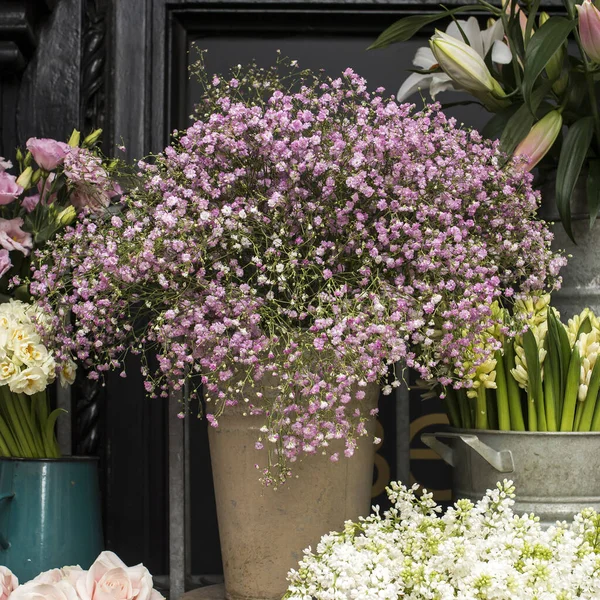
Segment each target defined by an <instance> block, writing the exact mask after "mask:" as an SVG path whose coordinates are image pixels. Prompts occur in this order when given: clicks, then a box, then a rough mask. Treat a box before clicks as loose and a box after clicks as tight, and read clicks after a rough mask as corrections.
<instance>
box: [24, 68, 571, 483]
mask: <svg viewBox="0 0 600 600" xmlns="http://www.w3.org/2000/svg"><path fill="white" fill-rule="evenodd" d="M217 79H219V78H217ZM211 80H212V81H213V85H212V86H211V85H207V86H205V88H206V89H207V90H208V91H207V95H206V96H205V97H203V98H202V99H201V101H200V104H199V105H198V109H197V120H196V121H195V122H194V123H192V125H191V126H190V127H189V128H188V129H187V130H185V131H180V132H177V133H176V134H175V135H174V137H173V140H172V143H171V145H170V146H169V147H167V148H166V149H165V151H164V152H163V153H162V154H160V155H158V156H157V157H156V158H155V160H153V162H152V164H149V163H145V162H144V161H141V162H140V163H139V164H138V168H139V173H138V175H137V178H138V181H137V183H138V185H137V189H136V190H135V191H134V192H132V193H131V195H130V196H127V197H125V198H123V210H122V213H120V214H119V215H118V217H115V216H113V217H112V218H101V217H99V216H98V215H91V214H87V215H85V216H84V218H83V220H82V221H81V222H78V223H76V224H75V225H74V226H73V227H72V228H69V229H67V230H65V231H64V232H62V233H61V234H60V235H59V237H58V238H57V240H56V241H53V242H50V243H49V244H48V245H47V247H46V248H45V249H44V250H42V252H41V253H40V257H39V261H38V262H39V266H38V267H37V271H36V272H35V274H34V281H33V282H32V285H31V290H32V293H33V294H34V295H36V296H37V298H38V301H39V302H40V303H41V304H42V306H45V307H46V309H47V310H48V311H49V312H50V311H51V310H52V307H53V306H56V305H63V304H65V303H66V304H67V305H68V306H69V308H70V309H71V312H72V314H73V320H74V323H73V324H72V323H71V322H70V321H66V320H65V319H58V318H57V319H55V321H54V323H53V326H54V328H53V331H55V336H56V337H55V340H54V341H55V345H56V347H57V348H59V349H60V352H62V353H63V354H66V353H72V354H73V355H75V356H77V357H79V359H80V360H81V361H83V362H84V363H85V364H86V366H87V367H88V368H90V369H92V373H94V374H95V376H96V377H98V376H99V374H101V373H104V372H105V371H106V370H107V369H108V368H110V366H114V365H115V364H118V365H121V364H122V361H123V358H124V356H125V354H127V351H128V350H129V349H130V348H135V350H136V352H138V351H139V352H143V351H144V348H153V349H157V351H158V356H157V364H158V369H157V371H156V372H152V371H150V369H149V368H147V369H146V370H145V371H144V377H145V378H146V382H145V389H146V390H147V392H148V393H149V394H152V395H155V396H165V397H166V396H168V394H169V391H171V390H173V389H178V390H180V389H183V387H184V385H186V382H187V384H188V385H189V386H190V387H191V388H192V390H194V389H195V387H194V386H197V385H198V382H199V381H201V383H202V386H203V394H204V397H205V399H206V400H207V403H208V405H209V407H210V412H209V414H207V416H206V418H207V420H208V422H209V423H210V425H211V426H213V427H216V426H217V425H218V423H217V419H216V417H215V416H214V415H215V414H221V411H227V410H238V409H237V408H236V409H234V408H233V407H236V406H237V407H240V408H243V410H244V412H246V413H247V414H250V415H252V414H255V415H258V414H259V415H262V416H263V417H264V419H265V425H264V431H261V434H260V435H261V439H262V440H265V439H266V440H269V446H270V447H272V449H273V450H274V451H275V452H272V453H271V454H272V455H273V456H276V457H277V459H276V460H277V461H278V462H277V463H276V464H275V463H274V464H271V465H268V466H266V467H265V466H262V467H261V469H260V470H261V473H262V476H263V478H264V481H265V482H268V483H271V484H274V483H277V482H281V481H282V480H283V479H285V478H286V477H287V476H288V474H289V469H288V467H287V465H288V463H292V462H294V461H297V460H298V459H299V458H301V457H302V456H303V455H305V454H317V453H321V452H326V453H327V454H329V453H330V452H331V449H329V450H327V448H328V447H329V444H330V442H331V441H332V440H343V442H344V444H343V446H344V449H343V450H340V452H339V453H338V452H335V453H334V454H333V455H332V456H331V460H336V459H337V458H338V457H339V456H340V455H341V452H344V455H345V456H351V455H352V454H353V453H354V449H355V447H356V444H357V438H359V437H360V436H362V435H366V433H367V429H366V427H365V425H364V422H365V419H366V418H367V415H368V413H369V411H370V410H371V408H372V407H371V406H369V407H368V408H366V407H365V403H366V398H367V394H366V393H365V390H366V389H367V385H368V384H373V383H376V382H378V381H380V380H382V379H383V378H384V377H385V376H386V375H387V374H388V369H389V365H390V364H393V363H395V362H400V361H402V362H403V363H404V364H406V365H407V366H409V367H411V368H413V369H415V370H416V371H417V372H418V374H419V376H420V377H421V378H422V379H424V380H431V379H434V378H435V379H438V380H440V381H445V382H447V383H448V385H453V384H456V385H459V379H460V378H464V377H469V376H470V375H472V374H473V372H474V370H475V369H476V368H477V364H479V363H478V362H477V361H473V360H472V356H471V355H470V354H469V352H471V349H472V347H473V345H474V344H475V343H476V341H477V340H479V339H480V337H481V335H482V334H483V333H484V332H485V331H487V330H488V329H489V328H491V327H495V326H500V325H502V326H503V327H506V334H507V335H510V334H514V333H515V329H516V328H517V326H516V324H514V323H510V322H508V323H502V324H500V323H497V322H496V321H497V317H494V315H493V314H492V311H491V310H490V306H491V304H492V303H493V302H494V301H495V300H499V299H507V298H509V297H511V296H515V295H516V296H518V295H520V294H521V293H524V292H531V291H537V290H550V289H552V288H553V287H555V286H557V285H559V277H558V272H559V269H560V267H561V266H562V264H564V259H563V258H562V257H560V256H558V255H555V254H553V253H552V252H551V250H550V243H551V240H552V236H551V234H550V232H549V230H548V228H547V226H546V225H545V224H544V223H543V222H541V221H538V220H537V219H536V218H535V213H536V210H537V204H538V196H537V194H536V193H535V192H534V191H533V189H532V187H531V176H530V175H529V174H528V173H523V172H522V171H519V170H518V169H515V168H513V164H512V163H510V162H509V163H508V165H507V167H506V168H503V167H502V165H504V164H505V162H506V160H505V157H504V156H503V155H502V154H501V152H500V150H499V148H498V144H497V143H495V142H490V141H485V140H482V139H481V137H480V136H477V135H473V134H472V133H471V132H469V131H468V130H462V129H460V128H458V127H457V125H456V123H455V122H454V121H453V120H449V119H447V118H446V117H445V115H444V114H443V113H441V112H439V107H438V106H436V105H434V106H430V107H426V108H425V109H424V110H423V111H422V112H414V109H413V107H411V106H410V105H406V104H404V105H399V104H398V103H396V102H395V101H394V100H393V99H392V98H389V97H387V96H384V95H383V93H381V92H377V93H374V94H371V93H370V92H368V91H367V87H366V82H365V81H364V79H362V78H361V77H359V76H358V75H357V74H356V73H354V72H353V71H352V70H347V71H346V72H345V73H344V77H342V78H339V79H336V80H331V79H329V78H327V77H321V78H320V79H318V78H317V80H316V81H313V80H312V79H310V78H307V79H306V80H305V81H304V83H305V85H304V86H302V85H299V86H298V87H297V89H296V88H294V90H292V91H290V90H289V89H288V86H285V85H283V84H282V85H279V84H278V83H277V82H278V79H277V77H276V75H274V74H273V73H272V72H271V71H269V70H265V71H264V72H263V71H256V70H255V71H253V70H252V69H251V70H250V74H249V75H244V76H241V75H240V74H239V73H238V70H236V72H235V76H234V77H233V78H232V77H231V76H229V77H227V78H220V79H219V81H217V82H215V80H213V79H212V78H211V79H207V84H209V83H210V81H211ZM220 81H223V82H229V85H219V83H220ZM236 86H237V87H236ZM232 88H233V89H232ZM234 89H235V92H234ZM257 89H260V90H261V91H260V93H258V94H257V93H256V90H257ZM246 92H248V93H247V94H246ZM244 97H247V98H248V100H247V101H242V100H241V98H244ZM65 174H66V176H67V177H68V178H69V181H70V184H71V185H72V186H74V187H76V186H88V185H94V186H95V189H100V190H101V191H103V193H105V194H106V195H107V196H108V195H110V194H111V193H114V188H111V187H110V186H111V185H112V184H110V182H108V180H107V179H106V172H105V171H104V169H103V168H102V165H101V163H98V162H97V161H96V160H95V159H94V158H93V157H91V156H90V154H89V153H87V152H74V153H72V154H70V155H69V156H68V157H66V158H65ZM84 189H85V188H84ZM111 190H112V191H111ZM98 342H99V343H98ZM491 351H493V349H485V348H482V356H481V357H480V358H478V360H485V358H486V356H485V353H486V352H488V353H489V352H491ZM119 368H121V367H119ZM261 382H266V383H265V384H264V387H263V384H262V383H261ZM396 385H398V382H397V381H394V382H390V383H389V384H387V385H385V386H384V392H386V393H392V391H393V390H394V389H395V387H396ZM259 390H260V391H259ZM258 444H262V442H258ZM265 454H266V453H265ZM334 457H335V458H334Z"/></svg>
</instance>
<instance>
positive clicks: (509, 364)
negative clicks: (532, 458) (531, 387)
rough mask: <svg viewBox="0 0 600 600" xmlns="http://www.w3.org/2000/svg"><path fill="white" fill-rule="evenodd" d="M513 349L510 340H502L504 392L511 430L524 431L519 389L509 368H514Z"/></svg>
mask: <svg viewBox="0 0 600 600" xmlns="http://www.w3.org/2000/svg"><path fill="white" fill-rule="evenodd" d="M515 366H516V365H515V349H514V347H513V343H512V341H511V340H507V341H506V342H504V373H505V375H506V393H507V394H508V405H509V411H510V428H511V429H512V430H513V431H525V419H524V417H523V407H522V406H521V389H520V388H519V384H518V383H517V382H516V380H515V378H514V377H513V376H512V373H511V370H512V369H514V368H515Z"/></svg>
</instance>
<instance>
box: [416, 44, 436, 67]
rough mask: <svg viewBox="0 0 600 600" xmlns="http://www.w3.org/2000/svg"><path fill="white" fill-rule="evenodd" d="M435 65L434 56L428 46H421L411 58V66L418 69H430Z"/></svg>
mask: <svg viewBox="0 0 600 600" xmlns="http://www.w3.org/2000/svg"><path fill="white" fill-rule="evenodd" d="M436 64H437V61H436V60H435V56H434V55H433V52H432V51H431V48H429V47H428V46H423V47H422V48H419V49H418V50H417V53H416V54H415V57H414V58H413V65H414V66H415V67H419V69H423V70H425V69H431V67H433V66H434V65H436Z"/></svg>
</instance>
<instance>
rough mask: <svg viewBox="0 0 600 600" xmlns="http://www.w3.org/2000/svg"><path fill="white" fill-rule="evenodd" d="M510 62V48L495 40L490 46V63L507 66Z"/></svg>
mask: <svg viewBox="0 0 600 600" xmlns="http://www.w3.org/2000/svg"><path fill="white" fill-rule="evenodd" d="M511 61H512V54H511V52H510V48H509V47H508V46H507V45H506V44H505V43H504V42H501V41H500V40H496V41H495V42H494V45H493V46H492V62H495V63H497V64H500V65H508V64H509V63H510V62H511Z"/></svg>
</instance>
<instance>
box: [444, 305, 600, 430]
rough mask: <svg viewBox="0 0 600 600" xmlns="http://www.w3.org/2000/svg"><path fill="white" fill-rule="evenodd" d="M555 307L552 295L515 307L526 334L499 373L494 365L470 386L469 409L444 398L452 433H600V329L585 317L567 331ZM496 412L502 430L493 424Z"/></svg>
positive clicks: (498, 358)
mask: <svg viewBox="0 0 600 600" xmlns="http://www.w3.org/2000/svg"><path fill="white" fill-rule="evenodd" d="M549 301H550V297H549V296H548V295H546V296H543V297H532V298H529V299H527V300H525V301H518V302H517V303H516V304H515V311H516V313H517V315H519V314H520V317H519V318H521V319H523V322H524V326H525V328H526V329H525V331H523V333H522V334H521V335H518V336H517V337H516V339H512V338H508V337H506V338H504V339H503V340H502V349H499V350H496V351H495V353H494V358H493V361H492V362H491V363H490V364H491V365H493V369H491V368H490V366H489V365H488V367H487V369H486V374H485V377H484V378H482V376H481V372H479V373H478V374H477V375H476V376H475V379H474V380H473V381H470V382H468V383H467V391H466V393H465V392H464V391H463V404H464V399H466V400H467V406H466V407H465V406H463V407H462V409H458V407H459V406H460V404H459V403H458V401H457V398H458V394H457V392H456V391H455V390H453V389H451V388H448V389H446V391H445V392H443V393H442V396H444V402H445V406H446V408H447V412H448V418H449V420H450V423H451V424H452V425H453V426H455V427H460V428H467V429H470V428H472V427H475V428H477V429H499V430H501V431H510V430H513V431H563V432H568V431H600V402H598V394H599V392H600V361H598V360H597V356H598V351H599V349H600V321H599V320H598V318H597V317H596V315H595V314H594V313H593V312H592V311H591V310H589V309H585V310H584V311H583V312H582V313H581V314H580V315H577V316H576V317H574V318H573V319H571V320H570V321H569V323H568V325H564V324H563V323H562V322H561V321H560V319H559V316H558V313H557V311H556V310H555V309H553V308H551V307H549V305H548V303H549ZM496 341H498V340H496ZM461 383H465V382H461ZM459 385H460V383H459ZM490 407H492V411H493V412H494V413H495V414H497V419H498V423H497V425H496V426H493V425H492V423H491V422H490V419H489V418H488V417H489V414H490Z"/></svg>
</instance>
